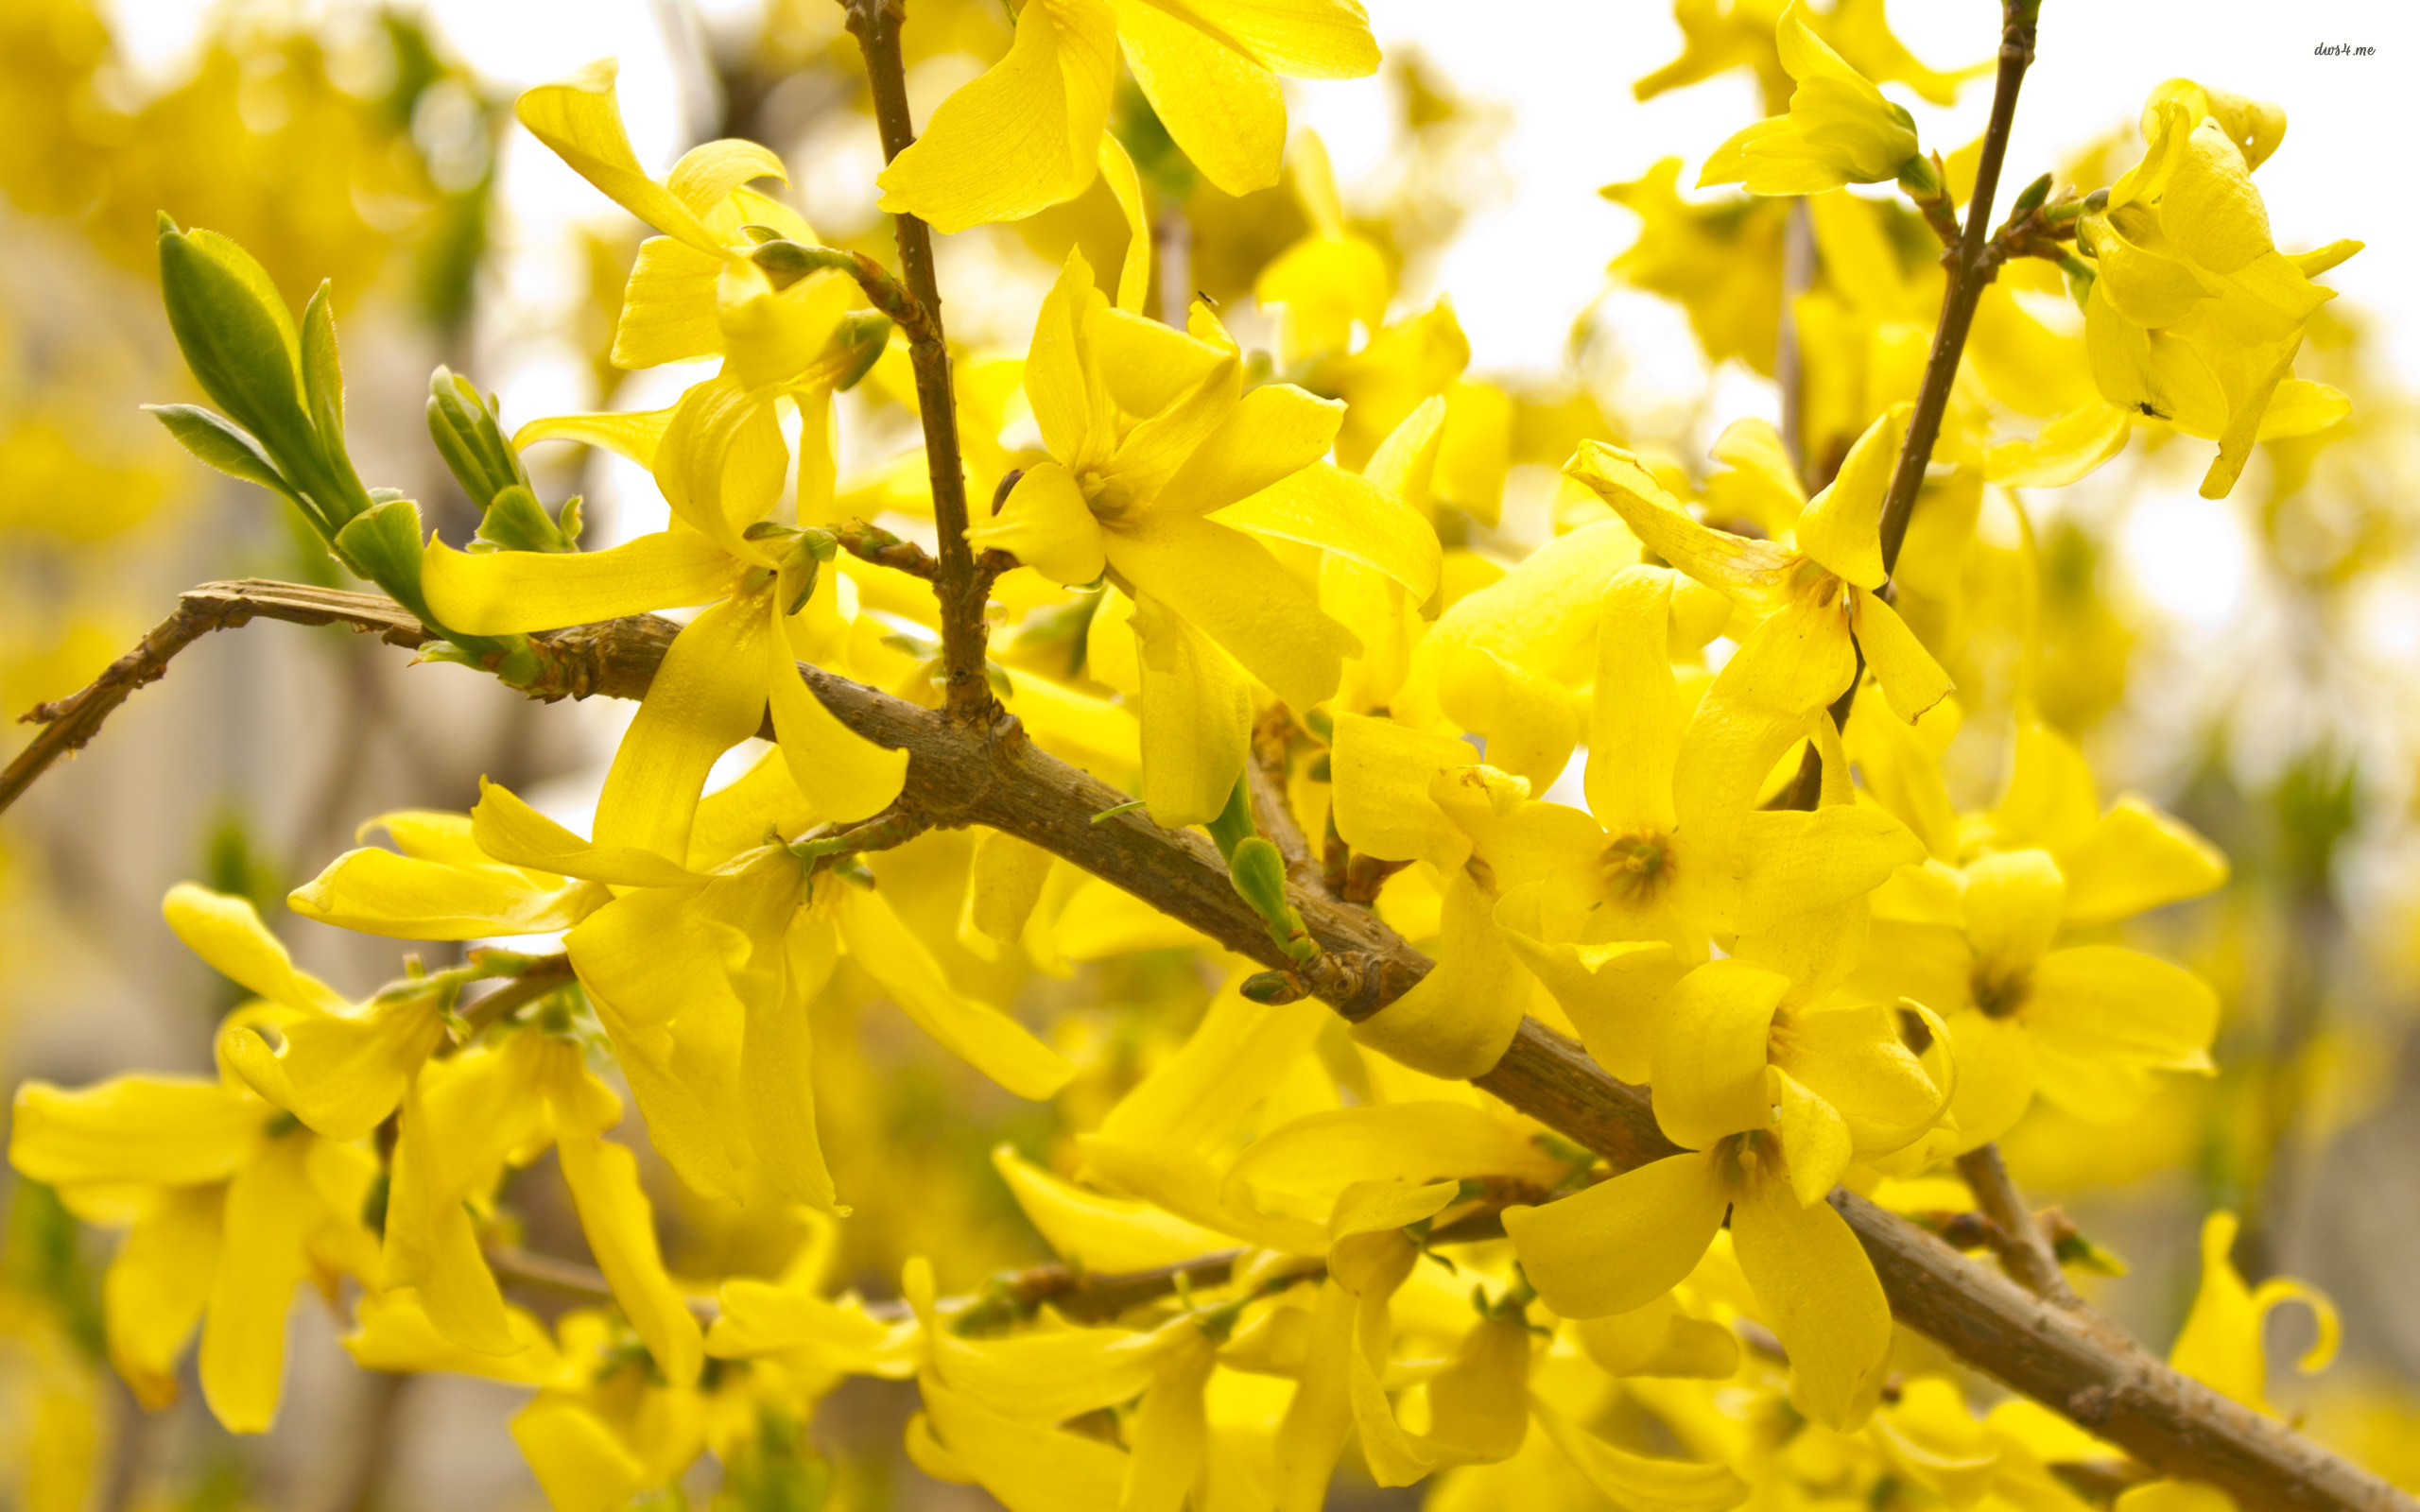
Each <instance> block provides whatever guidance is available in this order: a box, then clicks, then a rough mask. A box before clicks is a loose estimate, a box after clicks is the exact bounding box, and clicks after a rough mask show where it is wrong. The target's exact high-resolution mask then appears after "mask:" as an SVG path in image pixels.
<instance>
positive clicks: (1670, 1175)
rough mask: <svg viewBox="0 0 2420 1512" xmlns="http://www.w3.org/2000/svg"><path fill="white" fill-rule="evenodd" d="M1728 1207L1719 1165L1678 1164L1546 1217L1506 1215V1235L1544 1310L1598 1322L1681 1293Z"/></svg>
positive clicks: (1607, 1187) (1578, 1198)
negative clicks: (1681, 1285) (1672, 1292)
mask: <svg viewBox="0 0 2420 1512" xmlns="http://www.w3.org/2000/svg"><path fill="white" fill-rule="evenodd" d="M1730 1200H1731V1199H1730V1195H1729V1194H1728V1193H1727V1192H1726V1190H1725V1189H1724V1187H1723V1184H1722V1181H1721V1178H1720V1176H1719V1175H1718V1174H1717V1170H1716V1166H1715V1162H1714V1160H1713V1159H1711V1158H1709V1157H1707V1156H1704V1155H1698V1154H1685V1155H1674V1156H1668V1157H1667V1158H1665V1159H1664V1160H1656V1161H1653V1162H1651V1163H1650V1164H1647V1165H1642V1166H1640V1167H1639V1168H1638V1169H1636V1170H1634V1171H1628V1172H1624V1173H1623V1174H1622V1175H1620V1176H1617V1177H1614V1178H1613V1179H1612V1180H1610V1181H1605V1182H1600V1183H1599V1184H1598V1185H1596V1186H1593V1187H1590V1188H1589V1189H1588V1190H1586V1191H1585V1192H1581V1193H1576V1194H1573V1195H1571V1196H1568V1197H1564V1198H1563V1199H1562V1200H1561V1201H1558V1202H1551V1203H1548V1204H1547V1205H1546V1206H1545V1207H1543V1208H1526V1207H1511V1208H1507V1209H1505V1210H1504V1231H1505V1232H1506V1233H1507V1234H1510V1235H1511V1236H1512V1239H1513V1249H1514V1250H1515V1251H1517V1252H1518V1253H1519V1255H1520V1257H1521V1268H1522V1270H1523V1271H1524V1272H1526V1273H1527V1274H1528V1276H1529V1278H1530V1284H1531V1285H1533V1286H1535V1287H1536V1288H1537V1289H1538V1295H1539V1296H1540V1297H1544V1298H1545V1299H1546V1304H1547V1306H1548V1307H1550V1308H1553V1309H1554V1310H1555V1311H1556V1312H1557V1313H1559V1314H1563V1315H1564V1317H1573V1318H1586V1317H1601V1316H1603V1315H1604V1314H1608V1313H1627V1312H1630V1311H1632V1310H1633V1309H1634V1308H1640V1307H1644V1306H1646V1305H1647V1304H1648V1303H1650V1302H1651V1301H1653V1300H1654V1299H1655V1298H1657V1297H1661V1296H1663V1295H1664V1294H1665V1293H1666V1292H1668V1291H1670V1290H1671V1289H1672V1288H1673V1287H1674V1286H1676V1285H1678V1284H1679V1283H1680V1282H1681V1280H1683V1279H1684V1278H1685V1277H1686V1276H1687V1275H1688V1274H1689V1272H1690V1271H1691V1270H1693V1269H1695V1268H1696V1266H1697V1263H1698V1262H1699V1260H1700V1259H1702V1258H1703V1256H1704V1254H1705V1248H1706V1246H1707V1245H1709V1244H1712V1243H1713V1242H1714V1235H1715V1231H1716V1230H1717V1229H1720V1228H1721V1226H1722V1213H1723V1210H1724V1208H1725V1207H1726V1206H1727V1205H1728V1204H1729V1203H1730Z"/></svg>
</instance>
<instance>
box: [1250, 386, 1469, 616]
mask: <svg viewBox="0 0 2420 1512" xmlns="http://www.w3.org/2000/svg"><path fill="white" fill-rule="evenodd" d="M1267 391H1268V390H1266V389H1262V390H1255V392H1264V393H1265V392H1267ZM1216 440H1217V438H1216V437H1213V438H1212V441H1213V442H1215V441H1216ZM1215 518H1216V519H1217V520H1218V521H1219V524H1229V525H1234V526H1235V527H1236V528H1237V529H1239V530H1251V531H1254V532H1257V533H1258V534H1261V535H1264V536H1276V537H1278V538H1280V539H1281V540H1286V541H1301V542H1303V543H1304V544H1305V545H1309V546H1318V547H1320V548H1321V549H1322V550H1324V551H1330V552H1334V553H1335V554H1336V555H1338V556H1340V557H1342V558H1346V559H1347V560H1351V561H1357V562H1359V563H1361V564H1362V565H1363V566H1365V567H1369V568H1371V569H1373V570H1374V571H1376V572H1381V573H1384V574H1386V575H1387V576H1389V577H1392V578H1393V579H1394V580H1395V581H1396V582H1398V583H1401V584H1402V585H1403V586H1404V588H1405V589H1406V590H1407V591H1408V592H1409V593H1410V594H1411V596H1412V597H1413V598H1415V599H1426V598H1427V597H1428V595H1429V594H1431V593H1435V592H1436V591H1437V570H1438V561H1439V555H1440V554H1439V550H1438V546H1437V535H1436V532H1435V531H1433V530H1431V529H1430V528H1429V527H1428V523H1427V522H1426V520H1423V519H1422V518H1421V517H1420V514H1419V511H1417V510H1415V509H1413V508H1411V507H1409V506H1408V505H1406V504H1404V503H1403V502H1402V501H1401V500H1400V499H1398V498H1396V497H1395V496H1394V495H1393V494H1391V493H1389V492H1388V491H1387V490H1384V489H1382V488H1380V487H1378V486H1377V485H1376V484H1374V483H1372V482H1370V481H1368V480H1367V479H1364V478H1358V477H1356V476H1354V475H1353V474H1352V473H1350V472H1344V471H1342V470H1341V469H1340V468H1336V467H1333V466H1330V465H1329V464H1328V463H1325V462H1317V461H1315V462H1313V463H1311V464H1310V465H1309V466H1308V467H1305V468H1304V469H1302V470H1301V471H1300V472H1295V473H1293V474H1292V475H1290V476H1288V477H1286V478H1284V479H1282V480H1280V481H1279V482H1276V483H1273V484H1271V485H1270V486H1269V487H1268V488H1265V489H1263V490H1260V491H1259V492H1257V493H1255V494H1253V496H1252V497H1250V498H1248V499H1245V500H1244V501H1243V502H1241V503H1240V504H1234V505H1229V506H1228V507H1225V508H1223V509H1220V510H1219V512H1218V514H1217V515H1216V516H1215Z"/></svg>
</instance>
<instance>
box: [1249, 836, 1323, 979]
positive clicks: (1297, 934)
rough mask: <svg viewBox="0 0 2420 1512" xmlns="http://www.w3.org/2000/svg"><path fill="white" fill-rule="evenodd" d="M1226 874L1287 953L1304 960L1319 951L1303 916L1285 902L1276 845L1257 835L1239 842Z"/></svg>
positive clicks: (1281, 863)
mask: <svg viewBox="0 0 2420 1512" xmlns="http://www.w3.org/2000/svg"><path fill="white" fill-rule="evenodd" d="M1227 876H1228V878H1229V880H1230V881H1232V882H1233V883H1234V884H1235V888H1236V893H1237V894H1238V895H1239V896H1241V897H1242V899H1243V901H1244V902H1248V903H1250V904H1252V910H1253V913H1256V914H1258V915H1259V916H1260V917H1261V918H1262V919H1265V920H1267V921H1268V924H1269V934H1270V937H1271V938H1272V939H1274V940H1276V941H1277V943H1278V944H1280V945H1282V946H1284V947H1285V948H1286V954H1288V955H1289V956H1291V957H1293V958H1294V959H1295V960H1297V961H1307V960H1309V959H1310V958H1311V957H1313V956H1315V955H1317V954H1319V951H1320V947H1319V942H1318V941H1316V940H1314V939H1312V938H1311V937H1310V934H1309V932H1308V931H1306V930H1305V929H1304V927H1303V916H1302V915H1300V914H1298V913H1296V912H1295V911H1294V905H1293V904H1292V903H1291V902H1288V901H1287V898H1286V858H1285V857H1284V856H1282V855H1280V854H1278V853H1277V848H1276V847H1275V846H1273V845H1271V844H1270V843H1269V842H1268V841H1267V840H1265V839H1262V838H1261V837H1260V836H1259V835H1256V834H1255V835H1253V837H1252V838H1250V839H1248V840H1245V841H1243V842H1241V843H1240V844H1238V845H1237V846H1236V850H1235V853H1234V854H1233V855H1232V856H1230V857H1228V859H1227Z"/></svg>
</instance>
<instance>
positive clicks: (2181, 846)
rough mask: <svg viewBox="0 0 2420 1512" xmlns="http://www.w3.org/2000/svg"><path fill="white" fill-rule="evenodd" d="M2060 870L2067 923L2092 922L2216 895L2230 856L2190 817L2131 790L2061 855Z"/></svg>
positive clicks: (2128, 915) (2090, 923)
mask: <svg viewBox="0 0 2420 1512" xmlns="http://www.w3.org/2000/svg"><path fill="white" fill-rule="evenodd" d="M2059 870H2060V871H2061V872H2062V873H2063V874H2064V875H2065V876H2066V884H2067V889H2066V902H2067V908H2066V920H2065V921H2066V923H2068V924H2072V925H2077V926H2089V925H2093V924H2106V923H2110V922H2113V921H2115V920H2117V919H2130V918H2132V917H2133V916H2135V915H2136V914H2139V913H2142V912H2143V911H2145V910H2146V909H2152V908H2157V907H2160V906H2162V905H2163V904H2166V903H2171V902H2177V901H2178V900H2180V899H2185V898H2198V897H2200V896H2201V895H2202V894H2204V893H2206V892H2210V891H2212V890H2214V889H2216V888H2218V887H2220V886H2221V885H2224V884H2225V882H2226V880H2227V860H2226V857H2225V856H2224V855H2222V854H2221V853H2220V851H2219V849H2218V848H2217V847H2216V846H2214V845H2212V844H2210V842H2209V841H2207V840H2204V838H2202V836H2200V835H2199V834H2196V833H2193V831H2192V830H2191V829H2189V828H2187V826H2186V824H2185V823H2184V821H2182V820H2180V819H2178V818H2176V817H2174V816H2170V815H2168V814H2163V813H2161V812H2160V811H2159V810H2158V809H2155V808H2153V807H2152V805H2151V804H2150V803H2148V802H2146V801H2144V800H2143V799H2141V798H2138V797H2136V796H2135V795H2133V794H2128V795H2127V796H2125V797H2123V798H2121V799H2118V802H2117V805H2116V806H2115V807H2114V808H2112V809H2111V810H2110V811H2109V812H2108V813H2106V814H2104V815H2102V816H2100V822H2099V823H2097V824H2095V825H2094V826H2093V828H2092V832H2091V833H2089V834H2087V835H2085V836H2084V837H2083V839H2081V840H2079V841H2077V842H2076V843H2075V844H2073V845H2071V846H2068V847H2067V848H2066V849H2065V850H2064V851H2060V852H2059Z"/></svg>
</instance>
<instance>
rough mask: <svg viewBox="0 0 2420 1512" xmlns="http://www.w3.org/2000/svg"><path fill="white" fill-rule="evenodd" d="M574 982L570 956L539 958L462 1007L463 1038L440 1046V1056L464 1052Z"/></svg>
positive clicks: (545, 956)
mask: <svg viewBox="0 0 2420 1512" xmlns="http://www.w3.org/2000/svg"><path fill="white" fill-rule="evenodd" d="M479 954H481V953H478V952H474V953H472V958H473V959H474V960H476V959H477V957H478V955H479ZM573 980H574V978H573V974H572V969H571V957H570V956H568V955H564V954H553V955H541V956H539V957H538V958H537V959H535V960H534V961H532V962H531V963H530V964H529V965H527V966H526V967H523V968H522V969H521V970H520V971H517V972H515V973H514V974H513V980H512V981H510V982H509V983H507V984H506V985H505V986H503V987H500V988H496V989H495V990H494V991H493V992H491V993H489V994H488V995H487V996H485V997H483V998H480V999H478V1000H477V1001H476V1002H475V1003H472V1004H471V1005H469V1006H467V1007H464V1008H462V1009H461V1010H460V1017H461V1020H462V1024H463V1029H464V1033H463V1035H462V1038H461V1039H459V1040H448V1041H447V1042H446V1043H444V1044H442V1045H441V1046H439V1047H438V1051H437V1054H438V1057H439V1058H440V1059H442V1058H444V1057H447V1056H451V1055H453V1054H455V1053H456V1052H457V1051H459V1050H461V1049H463V1048H464V1047H466V1046H468V1045H469V1044H470V1043H471V1042H472V1041H473V1040H476V1039H478V1037H479V1036H480V1035H482V1034H485V1033H486V1032H487V1031H488V1029H489V1028H490V1027H491V1026H492V1025H493V1024H496V1023H499V1022H503V1020H504V1018H505V1017H506V1016H507V1015H508V1014H510V1013H511V1012H513V1011H514V1010H515V1009H517V1008H519V1007H521V1006H522V1005H524V1004H529V1003H535V1002H537V1001H538V1000H539V999H540V998H543V997H544V996H545V995H546V994H547V993H549V992H552V991H554V990H555V989H556V988H561V987H568V986H569V985H570V984H571V983H572V981H573Z"/></svg>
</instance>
